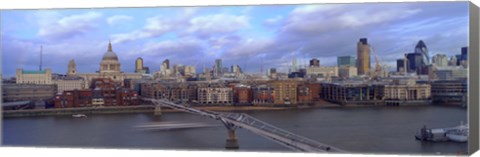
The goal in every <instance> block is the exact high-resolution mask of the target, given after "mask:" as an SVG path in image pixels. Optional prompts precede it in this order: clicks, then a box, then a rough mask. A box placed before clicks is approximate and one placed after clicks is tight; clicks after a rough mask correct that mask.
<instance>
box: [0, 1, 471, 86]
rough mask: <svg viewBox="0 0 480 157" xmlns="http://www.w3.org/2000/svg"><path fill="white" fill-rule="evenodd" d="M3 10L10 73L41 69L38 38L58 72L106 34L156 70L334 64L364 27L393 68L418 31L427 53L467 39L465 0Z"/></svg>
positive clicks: (82, 62) (452, 50)
mask: <svg viewBox="0 0 480 157" xmlns="http://www.w3.org/2000/svg"><path fill="white" fill-rule="evenodd" d="M0 16H1V26H0V27H1V44H2V46H1V50H2V70H3V71H2V72H3V74H4V76H7V77H9V76H14V75H15V69H16V68H23V69H27V70H36V69H38V65H39V62H40V61H39V54H40V45H43V63H44V64H43V67H45V68H51V69H52V70H53V72H55V73H66V71H67V65H68V61H69V60H70V59H75V62H76V64H77V70H78V71H79V72H80V73H92V72H95V71H97V70H98V69H99V63H100V60H101V58H102V56H103V54H104V53H105V52H106V50H107V45H108V42H109V40H111V42H112V44H113V50H114V51H115V52H116V53H117V55H118V57H119V59H120V62H121V64H122V65H121V69H122V71H124V72H133V71H134V61H135V59H136V58H137V57H142V58H143V59H144V62H145V66H148V67H150V70H151V71H158V70H159V69H160V65H161V62H162V61H163V60H165V59H169V60H170V63H171V64H183V65H194V66H196V67H197V72H198V71H200V69H202V68H203V67H204V66H205V67H210V68H211V67H212V66H213V64H214V60H215V59H217V58H220V59H222V60H223V65H224V66H228V67H230V66H231V65H239V66H240V67H241V68H242V69H244V71H247V72H251V73H254V72H255V73H258V72H260V67H261V65H262V64H263V67H264V68H263V69H264V71H266V69H267V68H271V67H275V68H277V69H279V70H280V71H286V70H287V69H288V68H289V66H290V65H291V62H292V58H296V59H297V62H298V63H299V64H302V65H304V64H307V61H308V60H309V59H311V58H318V59H320V64H321V65H324V66H329V65H336V57H337V56H344V55H353V56H356V51H357V49H356V43H357V41H358V40H359V38H363V37H366V38H368V42H369V43H370V44H371V45H372V46H373V47H374V49H375V50H376V53H377V54H378V56H379V59H380V60H381V63H382V64H388V65H390V66H392V68H394V66H395V60H396V59H397V58H400V57H402V55H403V54H404V53H408V52H412V51H413V49H414V46H415V44H416V43H417V42H418V41H419V40H423V41H424V42H425V43H426V45H427V47H428V49H429V51H430V55H431V56H433V55H434V54H438V53H443V54H447V55H448V56H452V55H455V54H459V53H460V48H461V47H463V46H468V43H467V42H468V2H423V3H370V4H321V5H264V6H216V7H159V8H121V9H119V8H109V9H55V10H2V12H1V15H0ZM372 59H373V58H372ZM373 64H375V63H374V62H372V65H373ZM202 71H203V70H202Z"/></svg>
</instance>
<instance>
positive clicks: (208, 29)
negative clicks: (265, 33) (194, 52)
mask: <svg viewBox="0 0 480 157" xmlns="http://www.w3.org/2000/svg"><path fill="white" fill-rule="evenodd" d="M189 23H190V27H189V28H188V30H187V31H188V32H190V33H198V34H199V35H207V36H208V35H210V34H215V33H231V32H234V31H238V30H241V29H245V28H248V27H250V23H249V19H248V17H246V16H237V15H230V14H214V15H205V16H198V17H194V18H192V19H191V20H190V21H189Z"/></svg>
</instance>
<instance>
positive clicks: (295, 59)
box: [291, 57, 298, 72]
mask: <svg viewBox="0 0 480 157" xmlns="http://www.w3.org/2000/svg"><path fill="white" fill-rule="evenodd" d="M297 71H298V68H297V58H295V57H293V59H292V71H291V72H297Z"/></svg>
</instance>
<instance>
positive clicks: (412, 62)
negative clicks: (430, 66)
mask: <svg viewBox="0 0 480 157" xmlns="http://www.w3.org/2000/svg"><path fill="white" fill-rule="evenodd" d="M407 59H408V70H407V72H409V73H413V72H416V73H417V74H423V73H424V71H423V67H424V66H423V55H422V54H421V53H409V54H407Z"/></svg>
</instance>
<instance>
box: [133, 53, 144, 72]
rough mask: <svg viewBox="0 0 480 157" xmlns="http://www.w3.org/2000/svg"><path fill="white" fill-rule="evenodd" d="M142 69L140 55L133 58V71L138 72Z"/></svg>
mask: <svg viewBox="0 0 480 157" xmlns="http://www.w3.org/2000/svg"><path fill="white" fill-rule="evenodd" d="M142 70H143V59H142V57H138V58H137V60H135V72H136V73H140V72H142Z"/></svg>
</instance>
